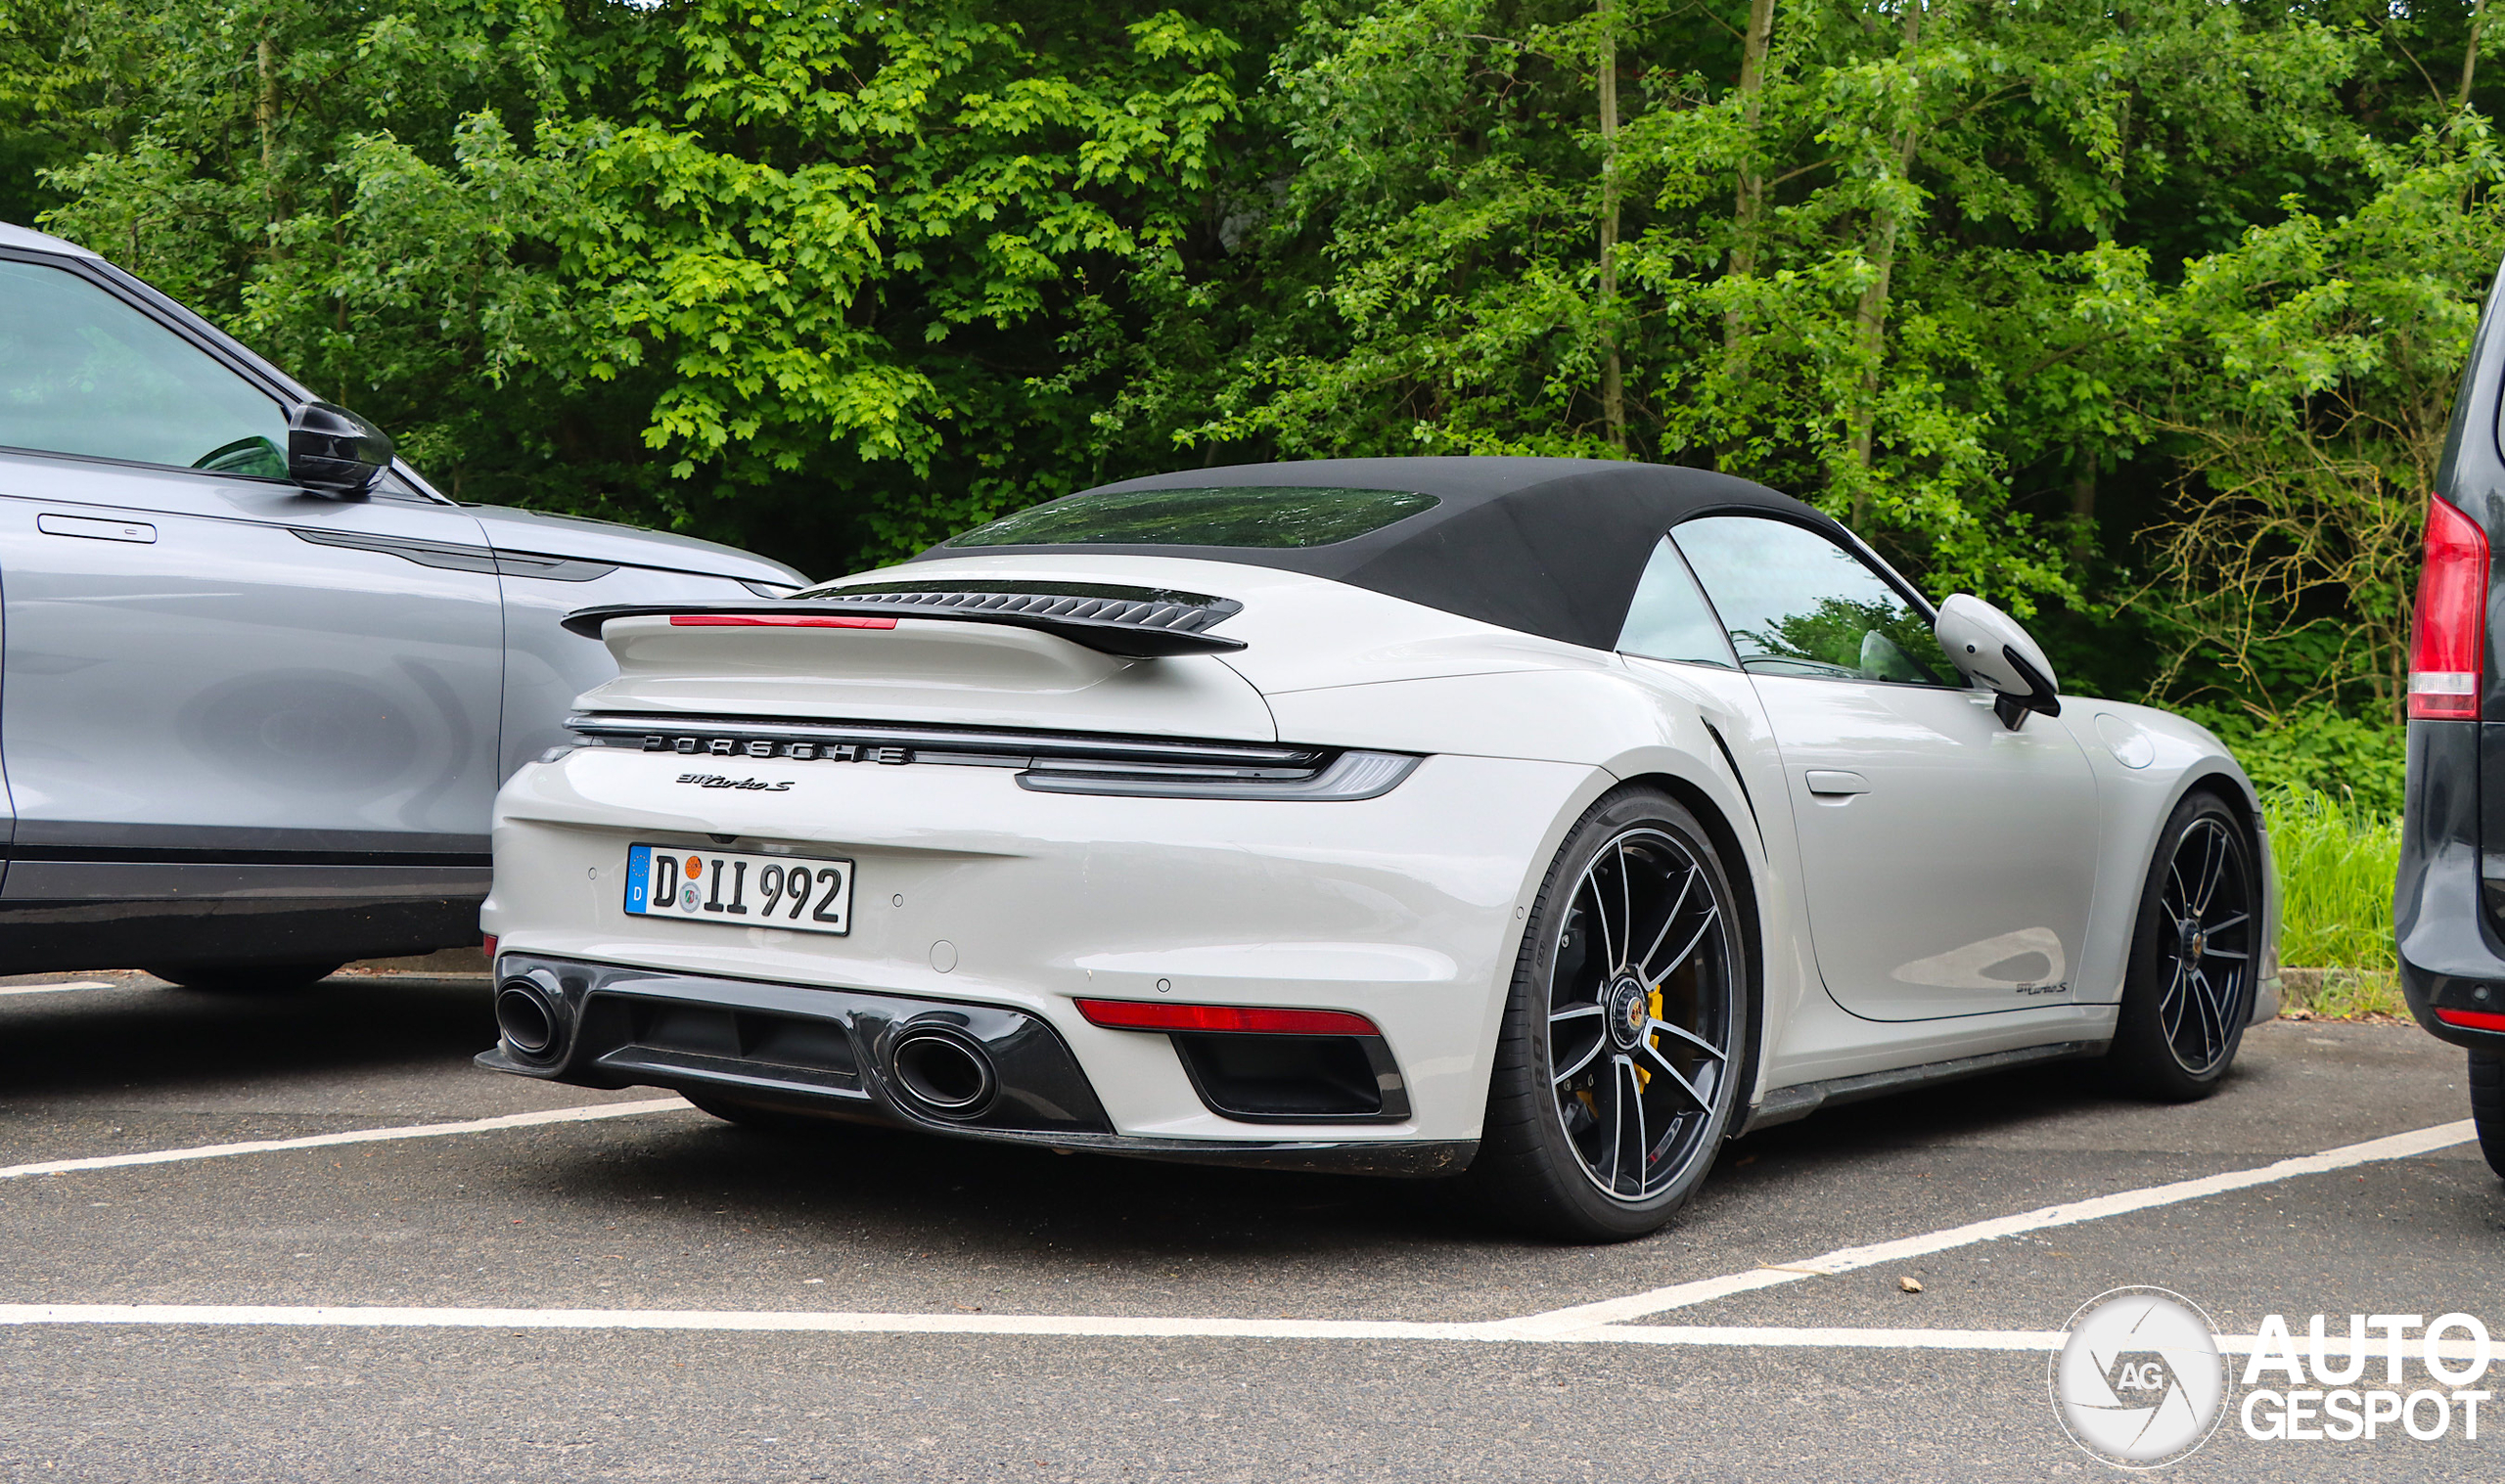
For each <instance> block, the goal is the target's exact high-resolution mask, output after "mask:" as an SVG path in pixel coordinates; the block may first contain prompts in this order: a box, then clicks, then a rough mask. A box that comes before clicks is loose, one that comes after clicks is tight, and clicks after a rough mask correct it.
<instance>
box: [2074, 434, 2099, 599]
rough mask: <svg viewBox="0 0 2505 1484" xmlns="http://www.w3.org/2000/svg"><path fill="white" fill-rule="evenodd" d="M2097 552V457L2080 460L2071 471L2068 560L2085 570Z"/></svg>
mask: <svg viewBox="0 0 2505 1484" xmlns="http://www.w3.org/2000/svg"><path fill="white" fill-rule="evenodd" d="M2095 554H2096V461H2095V460H2094V459H2092V458H2082V459H2080V460H2079V463H2078V468H2077V469H2075V470H2073V471H2072V472H2071V564H2072V565H2073V566H2075V567H2077V568H2079V569H2080V570H2081V571H2085V570H2086V568H2087V559H2088V558H2090V557H2092V556H2094V555H2095Z"/></svg>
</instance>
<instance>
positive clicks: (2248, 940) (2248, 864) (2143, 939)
mask: <svg viewBox="0 0 2505 1484" xmlns="http://www.w3.org/2000/svg"><path fill="white" fill-rule="evenodd" d="M2251 839H2252V836H2251V835H2250V834H2249V833H2248V832H2247V831H2246V829H2245V826H2244V823H2243V822H2242V821H2240V820H2238V819H2237V818H2236V816H2235V814H2234V813H2233V812H2232V811H2231V810H2230V809H2229V808H2228V806H2227V805H2226V803H2225V802H2224V801H2222V800H2221V799H2219V798H2218V796H2217V795H2215V794H2213V793H2208V792H2199V793H2194V794H2191V795H2189V796H2187V797H2186V798H2185V799H2184V800H2183V802H2182V803H2180V804H2178V805H2176V806H2175V810H2174V815H2173V817H2172V818H2171V819H2169V820H2167V821H2166V826H2165V830H2164V832H2163V833H2161V834H2160V835H2159V836H2158V848H2157V852H2156V856H2155V858H2154V860H2152V862H2151V863H2150V867H2149V877H2148V883H2147V885H2146V886H2145V887H2144V888H2143V890H2142V892H2141V900H2140V916H2139V922H2138V926H2137V929H2136V931H2135V932H2134V934H2133V937H2132V940H2131V958H2130V962H2129V966H2128V968H2127V971H2126V975H2125V978H2124V980H2123V988H2122V1011H2121V1016H2120V1020H2119V1023H2118V1024H2117V1025H2116V1027H2115V1033H2114V1048H2113V1051H2112V1052H2111V1053H2110V1054H2109V1062H2110V1064H2111V1066H2112V1067H2113V1069H2114V1070H2115V1072H2116V1073H2117V1074H2118V1075H2119V1076H2120V1078H2121V1079H2122V1080H2123V1081H2124V1082H2125V1083H2126V1084H2128V1085H2129V1086H2131V1087H2133V1088H2134V1089H2136V1090H2137V1091H2139V1092H2141V1093H2143V1094H2145V1095H2147V1096H2149V1097H2152V1098H2157V1099H2160V1100H2162V1101H2164V1102H2191V1101H2193V1100H2194V1099H2199V1098H2206V1097H2208V1096H2209V1094H2211V1093H2213V1092H2215V1091H2216V1090H2217V1086H2218V1083H2219V1081H2220V1080H2221V1079H2223V1078H2224V1077H2225V1075H2226V1070H2227V1067H2228V1065H2229V1064H2230V1063H2231V1062H2233V1061H2234V1060H2235V1054H2236V1050H2237V1048H2238V1047H2240V1046H2242V1045H2243V1043H2244V1028H2245V1023H2246V1022H2247V1021H2249V1020H2250V1019H2252V1018H2253V997H2254V992H2255V977H2254V976H2255V973H2257V972H2258V971H2259V967H2260V966H2259V964H2258V963H2257V962H2256V961H2257V960H2258V959H2259V957H2260V954H2259V946H2260V943H2261V874H2260V872H2258V871H2257V870H2255V862H2254V858H2253V846H2252V843H2251Z"/></svg>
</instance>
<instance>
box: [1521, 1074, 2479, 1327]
mask: <svg viewBox="0 0 2505 1484" xmlns="http://www.w3.org/2000/svg"><path fill="white" fill-rule="evenodd" d="M2472 1137H2474V1135H2473V1130H2472V1128H2471V1123H2470V1120H2469V1119H2467V1118H2465V1119H2463V1120H2462V1121H2461V1122H2459V1123H2439V1124H2437V1125H2436V1126H2435V1127H2434V1128H2425V1129H2416V1130H2413V1131H2411V1132H2409V1133H2406V1134H2393V1135H2391V1136H2389V1137H2387V1138H2383V1139H2369V1140H2367V1141H2366V1142H2365V1143H2363V1144H2351V1145H2344V1146H2342V1147H2339V1148H2336V1149H2325V1150H2323V1151H2322V1152H2321V1153H2319V1154H2302V1155H2299V1156H2298V1157H2296V1158H2294V1159H2282V1160H2280V1161H2279V1162H2278V1163H2276V1164H2265V1165H2262V1166H2259V1167H2258V1168H2255V1169H2250V1170H2229V1171H2227V1172H2226V1173H2224V1174H2221V1175H2204V1176H2202V1177H2200V1178H2199V1179H2197V1180H2178V1181H2175V1182H2174V1183H2173V1184H2171V1185H2161V1186H2148V1187H2145V1188H2143V1189H2141V1190H2137V1191H2119V1192H2116V1193H2114V1194H2112V1195H2099V1196H2096V1197H2095V1198H2094V1199H2091V1200H2076V1201H2071V1202H2068V1203H2067V1204H2063V1205H2058V1206H2042V1207H2039V1208H2037V1209H2035V1210H2032V1211H2026V1212H2022V1213H2020V1214H2019V1215H2016V1216H1996V1217H1993V1218H1992V1219H1991V1220H1989V1221H1978V1222H1970V1223H1968V1224H1967V1225H1965V1226H1962V1227H1950V1228H1948V1229H1946V1230H1945V1231H1939V1232H1932V1233H1928V1234H1926V1235H1924V1236H1921V1237H1903V1238H1901V1239H1899V1240H1896V1241H1883V1242H1877V1243H1874V1244H1872V1245H1870V1246H1866V1247H1839V1248H1838V1249H1836V1250H1835V1251H1833V1252H1825V1253H1821V1254H1820V1255H1818V1256H1816V1257H1804V1258H1799V1259H1796V1260H1794V1261H1792V1262H1787V1263H1782V1264H1779V1265H1776V1264H1768V1265H1764V1266H1760V1267H1756V1268H1753V1269H1750V1270H1749V1271H1747V1272H1743V1273H1726V1274H1724V1275H1723V1276H1722V1277H1720V1278H1708V1279H1701V1280H1699V1281H1697V1282H1685V1283H1672V1284H1670V1285H1669V1286H1668V1287H1665V1288H1655V1289H1653V1290H1651V1291H1650V1292H1645V1293H1632V1294H1629V1295H1627V1296H1626V1297H1624V1298H1613V1299H1605V1300H1603V1301H1602V1302H1600V1303H1596V1304H1576V1305H1574V1306H1573V1307H1571V1308H1568V1309H1552V1310H1550V1311H1548V1312H1547V1313H1545V1314H1534V1315H1529V1316H1527V1317H1526V1318H1523V1319H1519V1320H1514V1321H1511V1322H1510V1323H1512V1324H1514V1325H1515V1326H1517V1327H1521V1328H1523V1329H1525V1330H1529V1331H1536V1332H1539V1333H1566V1332H1571V1331H1574V1330H1580V1329H1587V1328H1589V1327H1592V1326H1595V1325H1615V1324H1622V1323H1624V1322H1625V1321H1627V1320H1631V1319H1642V1318H1643V1317H1645V1316H1646V1315H1648V1314H1660V1313H1662V1312H1664V1311H1666V1310H1670V1309H1684V1308H1686V1307H1688V1306H1689V1305H1691V1304H1701V1303H1705V1302H1707V1301H1708V1300H1709V1299H1716V1298H1729V1297H1731V1296H1732V1295H1734V1294H1738V1293H1748V1292H1752V1291H1754V1290H1755V1289H1758V1288H1772V1287H1776V1286H1778V1285H1780V1284H1783V1283H1797V1282H1800V1281H1801V1280H1802V1279H1804V1278H1827V1277H1832V1276H1834V1275H1836V1274H1838V1273H1850V1272H1852V1271H1854V1270H1855V1269H1859V1268H1874V1267H1878V1266H1881V1265H1882V1264H1889V1263H1900V1262H1903V1261H1905V1260H1906V1259H1908V1258H1914V1257H1928V1256H1930V1255H1931V1254H1933V1253H1935V1252H1945V1251H1948V1250H1950V1249H1951V1248H1954V1247H1966V1246H1972V1245H1974V1244H1975V1243H1977V1242H1981V1241H1992V1240H1995V1239H1997V1238H1999V1237H2018V1236H2022V1235H2024V1234H2026V1233H2028V1232H2041V1231H2044V1230H2046V1229H2047V1228H2051V1227H2067V1226H2073V1225H2076V1224H2077V1223H2079V1222H2082V1221H2098V1220H2102V1219H2103V1218H2105V1217H2108V1216H2121V1215H2126V1214H2128V1213H2130V1212H2132V1211H2145V1210H2148V1209H2150V1208H2152V1207H2155V1206H2167V1205H2174V1204H2176V1203H2178V1202H2181V1201H2186V1200H2199V1199H2201V1198H2202V1197H2204V1196H2208V1195H2219V1194H2223V1193H2225V1192H2229V1191H2243V1190H2250V1189H2252V1188H2253V1187H2255V1186H2260V1185H2270V1184H2273V1183H2275V1182H2277V1181H2282V1180H2294V1179H2296V1178H2297V1177H2299V1176H2300V1175H2321V1174H2326V1173H2328V1172H2330V1171H2332V1170H2345V1169H2346V1168H2348V1167H2349V1166H2351V1165H2359V1164H2371V1163H2374V1162H2375V1161H2377V1160H2383V1159H2406V1158H2408V1157H2410V1156H2411V1155H2414V1154H2424V1153H2427V1152H2429V1151H2430V1150H2433V1149H2440V1148H2444V1147H2448V1146H2451V1145H2456V1144H2461V1143H2464V1142H2466V1141H2468V1140H2469V1139H2471V1138H2472Z"/></svg>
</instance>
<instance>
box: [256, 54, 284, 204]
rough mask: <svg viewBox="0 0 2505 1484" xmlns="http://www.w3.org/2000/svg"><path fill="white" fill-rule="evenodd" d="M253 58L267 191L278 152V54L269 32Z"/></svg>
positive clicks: (262, 171) (263, 168)
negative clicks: (258, 81)
mask: <svg viewBox="0 0 2505 1484" xmlns="http://www.w3.org/2000/svg"><path fill="white" fill-rule="evenodd" d="M253 57H254V61H255V62H257V63H258V64H259V67H260V74H261V96H260V101H259V103H258V104H257V105H255V106H254V108H253V110H252V116H253V118H254V119H255V120H256V121H258V122H259V124H260V126H261V173H262V175H263V177H264V179H263V181H262V183H261V189H262V190H263V191H265V192H266V191H267V190H268V189H269V182H268V180H267V179H266V177H267V175H268V174H269V169H270V163H271V161H272V160H274V159H275V158H276V157H277V155H278V55H277V52H276V50H275V49H274V48H273V47H272V46H271V45H270V36H269V32H267V31H263V32H262V33H261V42H260V45H259V46H258V47H256V48H254V52H253Z"/></svg>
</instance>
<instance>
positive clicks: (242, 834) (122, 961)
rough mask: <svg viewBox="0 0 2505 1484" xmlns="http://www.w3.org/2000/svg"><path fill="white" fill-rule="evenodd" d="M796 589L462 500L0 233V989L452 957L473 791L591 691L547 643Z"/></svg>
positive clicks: (250, 362)
mask: <svg viewBox="0 0 2505 1484" xmlns="http://www.w3.org/2000/svg"><path fill="white" fill-rule="evenodd" d="M801 582H802V578H801V576H800V574H799V573H797V572H796V571H794V570H792V569H791V568H790V567H787V566H784V565H781V564H780V563H778V562H768V561H766V560H764V559H763V558H760V557H755V556H751V555H750V554H748V553H746V552H741V551H736V550H733V549H731V548H729V547H722V546H714V545H711V544H709V543H706V542H702V541H691V540H687V539H684V538H681V537H676V536H666V535H660V534H657V533H655V532H650V531H642V530H635V529H632V528H629V527H626V526H619V525H614V524H610V523H607V522H604V521H594V520H579V519H569V518H567V517H557V516H541V515H533V514H530V513H528V512H524V511H518V510H503V509H498V508H495V507H491V506H475V505H456V504H454V503H453V502H452V501H450V500H447V499H445V498H444V497H443V496H442V495H440V494H438V493H436V492H435V491H434V490H433V488H431V487H430V486H429V485H428V484H427V483H426V481H425V480H423V479H421V478H420V477H418V475H417V473H416V472H414V471H413V470H411V469H410V468H409V467H408V466H407V465H405V464H402V463H400V462H398V461H396V460H394V459H393V458H392V456H391V446H390V442H389V440H388V439H387V438H386V437H384V436H383V434H382V433H381V432H379V431H377V430H376V429H375V428H374V427H372V425H370V424H368V423H366V422H365V421H364V420H362V419H360V418H358V417H356V416H355V415H354V414H352V413H349V412H347V411H345V410H344V409H342V408H338V407H333V406H331V405H329V404H327V403H324V402H321V401H319V400H317V399H316V398H315V397H314V396H313V394H312V393H311V392H310V391H308V390H306V389H305V388H304V387H303V386H301V385H299V384H298V383H296V382H295V381H293V380H291V379H290V378H288V377H287V376H286V375H284V374H282V373H281V372H280V371H278V370H277V369H276V368H275V367H273V366H271V365H270V364H269V363H268V362H266V361H264V360H262V359H260V358H259V357H258V356H255V355H253V354H252V353H251V351H249V350H246V349H245V348H244V347H243V346H241V345H239V344H237V343H236V342H235V341H234V340H232V339H230V338H228V337H226V336H224V335H221V334H219V333H218V332H217V331H216V330H215V329H213V328H211V327H210V326H209V325H207V324H206V323H205V322H204V321H203V320H201V319H200V318H199V317H198V316H197V315H194V314H192V313H190V312H188V311H186V310H185V309H183V308H182V307H181V306H180V305H178V304H175V303H174V302H172V301H171V300H169V299H167V298H166V297H164V296H163V295H162V294H159V293H158V292H155V291H154V290H152V289H150V288H149V287H148V286H147V285H145V284H142V283H140V282H139V281H138V280H137V279H134V278H132V277H131V276H130V275H129V274H126V273H124V272H122V271H120V270H119V269H116V268H114V266H113V265H112V264H110V263H107V262H105V261H104V260H103V259H102V258H99V257H98V256H96V255H95V254H94V253H92V252H88V251H86V250H85V249H83V248H81V247H75V246H73V245H71V244H69V243H67V242H63V241H61V240H60V239H58V238H53V237H47V236H45V235H43V234H41V233H37V232H30V231H26V230H24V229H23V228H19V227H12V226H7V225H5V224H0V842H5V844H6V850H5V863H4V864H0V973H24V972H30V971H34V970H38V969H58V968H102V967H144V968H148V969H150V970H151V971H153V972H156V973H159V974H161V975H163V976H165V977H167V978H171V979H174V980H176V981H177V982H181V983H187V984H194V985H198V986H201V987H223V986H229V985H247V984H249V985H259V986H267V987H275V986H277V985H279V984H282V983H286V982H291V981H296V982H300V981H306V980H309V979H312V978H318V977H320V976H321V975H322V974H323V973H325V972H327V971H328V970H330V969H332V968H334V967H338V966H339V965H340V964H342V963H343V962H345V961H346V960H349V959H355V958H369V957H378V956H383V955H390V954H409V953H422V952H425V951H427V950H430V949H434V948H440V947H448V946H453V945H458V944H470V943H476V942H477V941H478V903H479V901H480V900H481V899H482V898H483V897H484V896H485V895H486V890H487V809H488V805H489V802H490V801H491V800H492V799H493V798H494V796H495V792H496V787H497V786H498V785H499V784H501V783H502V782H503V781H504V779H505V776H506V775H507V774H510V773H511V772H513V770H514V769H515V768H517V767H519V766H521V765H522V764H523V763H524V762H526V761H528V760H529V759H530V758H532V757H534V756H536V755H537V754H538V753H539V752H540V751H542V750H543V749H544V748H546V747H548V746H549V745H551V744H552V743H557V742H564V741H567V740H568V734H567V732H566V730H565V726H564V722H565V717H566V713H567V710H568V708H569V705H570V704H571V703H572V701H573V698H574V697H575V696H576V695H578V694H580V693H581V692H583V691H585V690H587V689H589V688H590V687H592V686H594V685H597V684H599V683H601V682H602V681H604V680H607V679H608V678H609V677H610V676H612V675H613V674H615V666H614V665H613V663H612V661H611V659H610V656H609V652H608V651H607V650H606V649H605V648H603V647H602V646H601V644H600V643H599V642H598V641H596V640H591V639H584V638H581V637H579V636H577V635H574V634H569V633H568V632H567V631H566V630H565V629H564V628H562V627H560V621H561V620H562V619H563V618H564V617H565V616H566V615H567V614H568V613H569V612H571V611H573V610H574V609H576V608H581V607H591V606H594V605H599V604H609V603H680V602H686V603H720V602H723V601H726V600H740V599H751V598H755V597H781V596H783V595H785V594H787V593H789V592H791V591H793V590H794V589H795V588H797V587H798V586H799V585H800V584H801Z"/></svg>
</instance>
